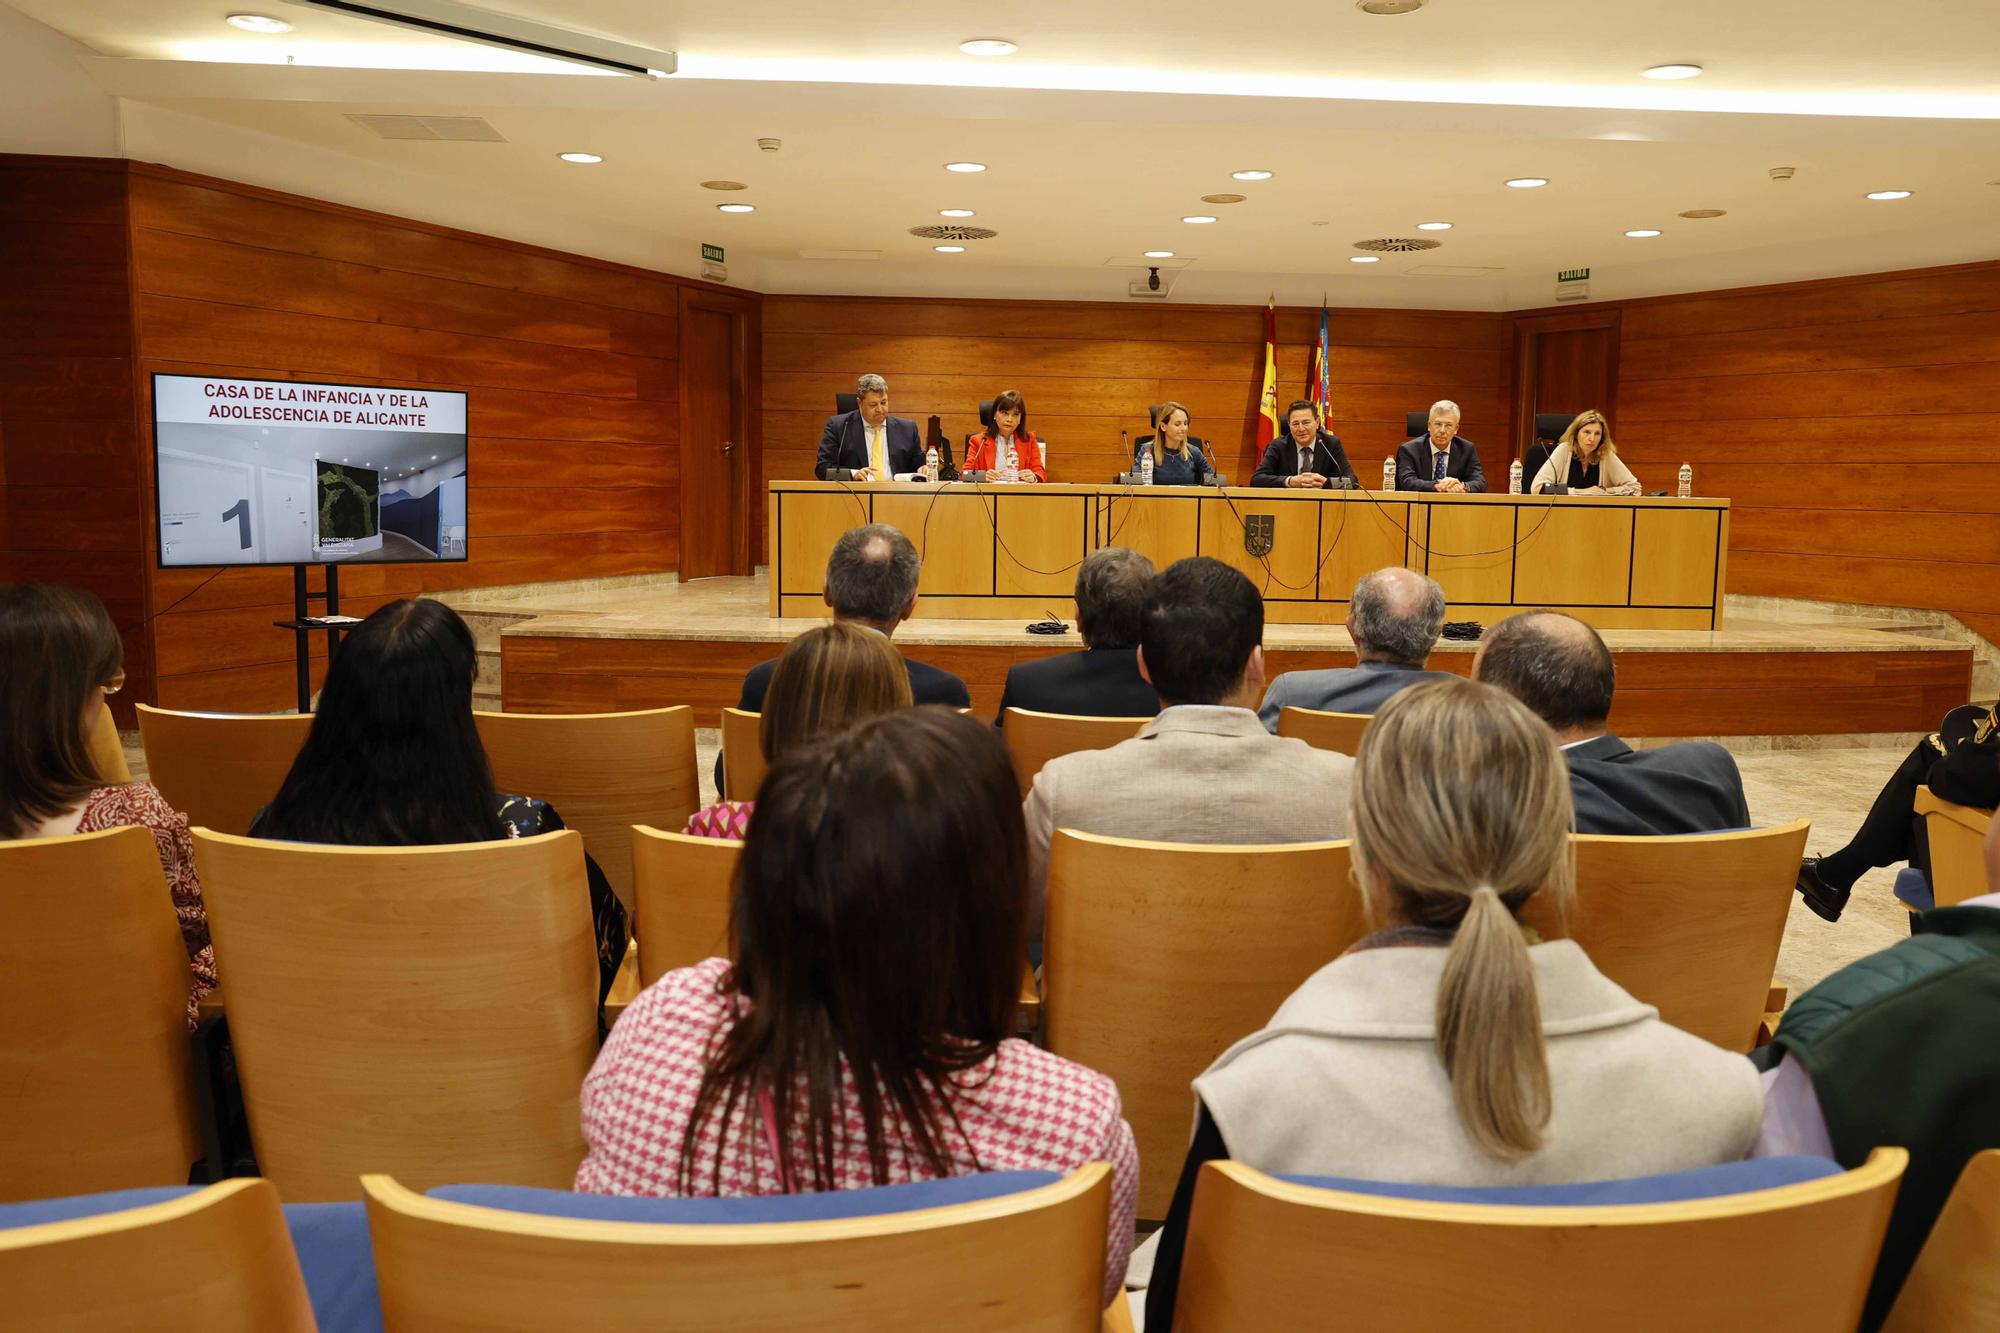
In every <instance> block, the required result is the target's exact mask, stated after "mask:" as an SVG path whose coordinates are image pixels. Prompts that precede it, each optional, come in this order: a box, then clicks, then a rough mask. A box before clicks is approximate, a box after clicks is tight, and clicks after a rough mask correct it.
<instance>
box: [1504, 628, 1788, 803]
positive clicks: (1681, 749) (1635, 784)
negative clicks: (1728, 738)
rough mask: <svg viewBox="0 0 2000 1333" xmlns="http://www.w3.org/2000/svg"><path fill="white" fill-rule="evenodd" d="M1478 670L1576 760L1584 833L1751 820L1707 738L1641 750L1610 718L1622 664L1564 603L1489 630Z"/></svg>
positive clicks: (1729, 765) (1573, 785)
mask: <svg viewBox="0 0 2000 1333" xmlns="http://www.w3.org/2000/svg"><path fill="white" fill-rule="evenodd" d="M1472 675H1473V679H1475V680H1483V681H1485V682H1486V683H1487V684H1489V685H1497V686H1499V687H1500V688H1501V689H1503V690H1505V691H1506V692H1507V693H1509V694H1511V695H1513V696H1514V697H1515V698H1516V699H1519V700H1520V701H1521V702H1522V703H1524V704H1526V705H1527V706H1528V708H1529V710H1530V711H1531V712H1533V713H1534V714H1535V715H1536V716H1538V717H1540V718H1541V719H1542V721H1544V722H1546V723H1548V724H1549V726H1550V727H1551V728H1553V729H1554V731H1555V733H1556V740H1557V741H1559V742H1560V743H1561V744H1562V750H1563V758H1564V759H1566V760H1568V761H1569V777H1570V790H1571V793H1572V795H1573V796H1574V798H1575V803H1576V831H1577V832H1578V833H1624V834H1637V835H1646V834H1666V833H1713V832H1716V831H1718V830H1721V829H1733V828H1748V827H1749V825H1750V807H1749V804H1748V802H1747V801H1746V800H1745V798H1744V795H1743V777H1742V775H1741V774H1740V773H1738V772H1737V771H1736V760H1735V759H1733V758H1731V757H1730V754H1729V751H1727V750H1725V749H1723V748H1722V747H1721V746H1720V745H1715V744H1712V743H1711V742H1708V741H1683V742H1681V743H1679V744H1677V745H1662V746H1659V747H1657V748H1655V749H1650V750H1634V749H1633V748H1632V747H1631V746H1629V745H1627V744H1626V743H1625V742H1624V741H1621V740H1619V739H1618V737H1616V736H1614V735H1612V734H1611V733H1610V732H1609V731H1608V730H1607V729H1606V726H1605V722H1606V719H1608V718H1609V717H1610V716H1611V696H1612V692H1613V690H1614V689H1615V687H1616V685H1617V673H1616V670H1615V668H1614V667H1613V666H1612V663H1611V650H1610V649H1609V648H1606V647H1605V646H1604V640H1603V639H1601V638H1599V637H1598V634H1597V631H1596V630H1594V629H1592V628H1591V627H1590V626H1588V625H1586V624H1584V623H1583V622H1582V621H1581V620H1578V619H1577V618H1576V617H1574V616H1568V615H1564V614H1563V613H1561V612H1559V611H1528V612H1524V613H1522V614H1521V615H1518V616H1510V617H1508V618H1507V619H1505V620H1503V621H1501V622H1500V623H1499V624H1497V625H1495V626H1493V628H1491V629H1489V630H1487V631H1486V636H1485V638H1484V639H1482V640H1481V641H1480V644H1479V652H1478V653H1477V655H1475V656H1474V657H1473V659H1472Z"/></svg>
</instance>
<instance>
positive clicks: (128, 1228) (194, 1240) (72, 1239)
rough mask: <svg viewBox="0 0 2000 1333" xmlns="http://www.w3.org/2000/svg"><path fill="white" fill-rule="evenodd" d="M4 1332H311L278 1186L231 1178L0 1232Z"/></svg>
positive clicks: (306, 1300) (309, 1309)
mask: <svg viewBox="0 0 2000 1333" xmlns="http://www.w3.org/2000/svg"><path fill="white" fill-rule="evenodd" d="M0 1291H4V1292H6V1293H7V1309H6V1313H5V1315H4V1320H5V1323H6V1325H7V1327H8V1328H10V1329H24V1330H25V1329H34V1330H51V1333H53V1330H57V1329H60V1330H63V1333H124V1331H125V1330H128V1329H134V1328H153V1329H203V1330H207V1331H208V1333H312V1330H313V1328H314V1327H315V1325H314V1323H313V1311H312V1302H311V1300H310V1299H309V1298H308V1297H307V1295H306V1284H305V1279H304V1278H303V1277H302V1276H300V1273H299V1260H298V1256H297V1254H296V1253H295V1252H294V1251H293V1249H292V1238H291V1235H290V1233H289V1232H288V1231H287V1230H286V1229H285V1214H284V1210H283V1209H282V1208H281V1207H279V1204H278V1191H277V1190H276V1188H274V1187H273V1186H272V1184H271V1182H270V1181H268V1180H256V1179H243V1180H227V1181H224V1182H223V1183H221V1184H219V1185H210V1186H209V1187H208V1188H207V1189H203V1190H196V1191H193V1192H192V1193H189V1194H185V1195H182V1196H181V1197H179V1198H175V1199H168V1200H165V1201H164V1202H160V1203H150V1204H143V1205H140V1206H138V1207H133V1208H124V1209H120V1210H118V1211H116V1212H109V1213H94V1214H89V1215H86V1216H82V1217H73V1218H71V1219H69V1220H67V1221H62V1222H44V1223H42V1224H40V1225H38V1226H24V1227H17V1228H14V1229H12V1230H6V1231H0Z"/></svg>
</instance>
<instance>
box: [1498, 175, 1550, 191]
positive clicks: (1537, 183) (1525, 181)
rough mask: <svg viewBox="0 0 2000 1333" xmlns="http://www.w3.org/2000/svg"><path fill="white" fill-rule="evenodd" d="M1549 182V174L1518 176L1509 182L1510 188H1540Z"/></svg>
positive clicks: (1508, 186)
mask: <svg viewBox="0 0 2000 1333" xmlns="http://www.w3.org/2000/svg"><path fill="white" fill-rule="evenodd" d="M1548 183H1549V178H1548V177H1547V176H1516V177H1515V178H1514V179H1513V180H1510V181H1508V182H1507V188H1508V189H1510V190H1539V189H1541V188H1542V187H1543V186H1544V185H1547V184H1548Z"/></svg>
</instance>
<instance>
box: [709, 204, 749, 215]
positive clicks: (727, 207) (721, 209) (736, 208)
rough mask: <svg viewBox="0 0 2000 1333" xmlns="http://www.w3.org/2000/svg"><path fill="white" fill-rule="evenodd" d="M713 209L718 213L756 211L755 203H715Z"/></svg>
mask: <svg viewBox="0 0 2000 1333" xmlns="http://www.w3.org/2000/svg"><path fill="white" fill-rule="evenodd" d="M715 211H716V212H718V213H755V212H756V211H757V205H755V204H717V205H716V206H715Z"/></svg>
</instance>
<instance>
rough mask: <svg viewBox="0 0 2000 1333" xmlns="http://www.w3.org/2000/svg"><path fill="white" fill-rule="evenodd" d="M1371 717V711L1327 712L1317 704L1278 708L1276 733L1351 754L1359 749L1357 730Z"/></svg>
mask: <svg viewBox="0 0 2000 1333" xmlns="http://www.w3.org/2000/svg"><path fill="white" fill-rule="evenodd" d="M1374 720H1375V715H1374V714H1373V713H1328V712H1324V711H1322V710H1321V709H1318V708H1293V707H1290V706H1287V707H1284V708H1281V709H1279V710H1278V734H1279V735H1280V736H1296V737H1297V738H1298V739H1300V740H1302V741H1304V742H1305V743H1306V744H1307V745H1310V746H1312V747H1313V749H1315V750H1331V751H1333V752H1334V753H1335V754H1346V755H1352V754H1356V753H1359V751H1360V749H1361V734H1362V733H1363V732H1365V731H1367V730H1368V724H1369V723H1370V722H1373V721H1374Z"/></svg>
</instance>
